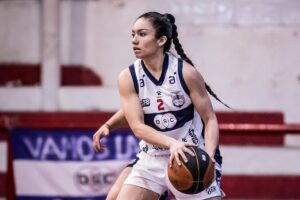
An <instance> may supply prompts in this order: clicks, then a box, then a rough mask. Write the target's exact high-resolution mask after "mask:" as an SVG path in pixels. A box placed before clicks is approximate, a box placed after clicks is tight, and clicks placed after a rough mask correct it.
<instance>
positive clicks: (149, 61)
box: [143, 53, 165, 73]
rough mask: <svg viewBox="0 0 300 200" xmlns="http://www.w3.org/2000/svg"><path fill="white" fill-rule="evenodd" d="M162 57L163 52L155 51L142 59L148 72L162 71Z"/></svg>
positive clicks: (163, 55)
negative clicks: (155, 52)
mask: <svg viewBox="0 0 300 200" xmlns="http://www.w3.org/2000/svg"><path fill="white" fill-rule="evenodd" d="M164 58H165V54H164V53H157V54H155V55H153V56H151V57H148V58H145V59H143V62H144V64H145V66H146V67H147V69H148V70H149V71H150V72H153V73H160V72H161V71H162V65H163V62H164Z"/></svg>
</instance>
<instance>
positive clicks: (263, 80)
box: [0, 0, 300, 200]
mask: <svg viewBox="0 0 300 200" xmlns="http://www.w3.org/2000/svg"><path fill="white" fill-rule="evenodd" d="M148 11H158V12H161V13H171V14H173V15H174V16H175V18H176V25H177V27H178V31H179V40H180V42H181V43H182V45H183V49H184V50H185V52H186V54H187V55H188V56H189V57H190V58H191V60H192V61H193V62H194V63H195V65H196V67H197V69H198V70H199V71H200V72H201V73H202V75H203V76H204V79H205V81H206V82H207V83H208V84H209V85H210V86H211V88H212V89H213V90H214V91H215V93H216V94H217V95H218V96H219V97H220V99H222V100H223V101H224V102H225V103H227V104H228V105H229V106H230V107H231V108H232V109H227V108H226V107H224V106H223V105H222V104H220V103H219V102H217V101H215V100H214V99H213V98H212V102H213V105H214V108H215V110H216V112H217V116H218V120H219V123H220V131H221V137H220V144H221V151H222V152H223V156H224V160H223V182H222V188H223V189H224V191H225V193H226V194H227V198H228V199H300V191H299V187H300V161H299V157H300V135H299V134H300V106H299V102H300V1H299V0H263V1H261V0H164V1H161V0H160V1H158V0H0V199H1V200H2V199H41V200H44V199H45V200H46V199H47V200H48V199H56V200H57V199H86V200H87V199H105V195H106V193H107V191H108V189H109V188H110V186H111V185H112V183H113V182H114V181H115V179H116V177H117V175H118V173H119V172H120V170H122V168H123V167H124V166H126V164H127V163H128V162H129V161H130V160H131V159H132V158H134V155H135V153H136V151H137V148H138V146H137V145H138V144H137V142H138V141H137V139H136V138H135V137H134V136H133V135H132V134H131V132H130V130H128V129H127V128H126V127H125V128H123V129H120V130H118V131H115V132H114V133H113V134H111V136H110V138H108V139H107V140H106V142H107V144H108V146H109V147H108V151H107V152H106V153H100V154H96V153H95V152H94V151H93V149H92V134H93V133H94V131H95V130H96V129H97V128H98V127H99V126H100V125H101V124H102V123H104V122H105V121H106V120H107V119H108V118H109V117H110V116H111V115H112V113H113V112H115V111H117V110H118V109H119V108H120V102H119V96H118V90H117V76H118V73H119V72H120V71H121V70H122V69H124V68H126V67H128V66H129V65H130V64H132V63H133V62H134V60H135V57H134V54H133V52H132V47H131V29H132V25H133V23H134V21H135V20H136V18H137V17H138V16H139V15H141V14H143V13H144V12H148ZM172 51H173V52H175V50H174V49H173V50H172Z"/></svg>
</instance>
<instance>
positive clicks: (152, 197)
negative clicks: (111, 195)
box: [117, 185, 159, 200]
mask: <svg viewBox="0 0 300 200" xmlns="http://www.w3.org/2000/svg"><path fill="white" fill-rule="evenodd" d="M158 198H159V194H157V193H155V192H153V191H151V190H148V189H146V188H142V187H139V186H135V185H123V187H122V189H121V191H120V193H119V195H118V198H117V200H128V199H130V200H156V199H158Z"/></svg>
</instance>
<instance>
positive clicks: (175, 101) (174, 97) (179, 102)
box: [171, 91, 185, 108]
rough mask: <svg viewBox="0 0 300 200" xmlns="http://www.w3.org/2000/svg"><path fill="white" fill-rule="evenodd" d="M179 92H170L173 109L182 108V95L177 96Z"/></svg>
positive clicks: (183, 100)
mask: <svg viewBox="0 0 300 200" xmlns="http://www.w3.org/2000/svg"><path fill="white" fill-rule="evenodd" d="M179 93H180V91H179V92H172V93H171V95H172V103H173V105H174V106H175V107H178V108H180V107H181V106H183V104H184V103H185V99H184V96H183V94H179Z"/></svg>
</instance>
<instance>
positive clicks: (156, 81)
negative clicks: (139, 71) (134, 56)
mask: <svg viewBox="0 0 300 200" xmlns="http://www.w3.org/2000/svg"><path fill="white" fill-rule="evenodd" d="M168 65H169V56H168V54H165V58H164V62H163V67H162V72H161V75H160V78H159V80H156V78H155V77H154V76H152V74H151V73H150V72H149V71H148V69H147V67H146V66H145V64H144V62H143V60H142V67H143V70H144V71H145V73H146V75H147V76H148V77H149V79H150V80H151V81H152V82H153V83H154V84H155V85H157V86H160V85H162V84H163V82H164V80H165V77H166V73H167V70H168Z"/></svg>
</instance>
